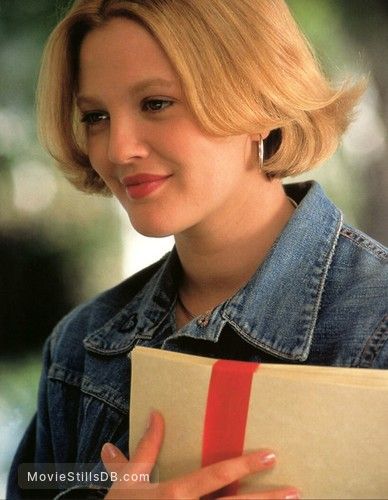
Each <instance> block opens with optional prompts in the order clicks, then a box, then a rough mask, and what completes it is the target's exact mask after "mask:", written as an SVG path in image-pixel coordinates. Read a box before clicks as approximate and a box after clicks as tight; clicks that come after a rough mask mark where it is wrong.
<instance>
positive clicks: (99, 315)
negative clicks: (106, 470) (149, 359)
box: [7, 182, 388, 500]
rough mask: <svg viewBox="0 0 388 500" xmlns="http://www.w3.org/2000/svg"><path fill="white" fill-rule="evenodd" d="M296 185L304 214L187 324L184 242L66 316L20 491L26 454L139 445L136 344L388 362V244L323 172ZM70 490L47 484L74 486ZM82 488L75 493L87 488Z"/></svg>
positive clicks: (37, 457)
mask: <svg viewBox="0 0 388 500" xmlns="http://www.w3.org/2000/svg"><path fill="white" fill-rule="evenodd" d="M285 190H286V192H287V195H288V196H290V197H291V198H293V199H294V200H295V201H296V202H297V203H298V208H297V209H296V210H295V212H294V214H293V216H292V218H291V219H290V220H289V222H288V224H287V226H286V227H285V228H284V230H283V231H282V233H281V234H280V236H279V237H278V239H277V240H276V242H275V243H274V245H273V246H272V248H271V250H270V252H269V253H268V255H267V257H266V259H265V261H264V262H263V263H262V265H261V266H260V267H259V268H258V269H257V271H256V273H255V274H254V276H252V278H251V279H250V281H249V282H248V283H247V284H246V285H245V286H244V287H243V288H241V289H240V290H239V291H238V292H237V293H236V294H235V295H234V296H233V297H231V298H230V299H228V300H227V301H225V302H224V303H223V304H221V305H219V306H218V307H216V308H215V309H214V310H213V311H212V312H211V313H210V314H207V315H203V316H201V317H199V318H196V319H195V320H193V321H191V322H190V323H189V324H187V325H185V326H184V327H183V328H181V329H180V330H178V331H177V330H176V328H175V326H174V306H175V301H176V281H177V279H179V273H180V265H179V259H178V257H177V254H176V251H175V250H173V251H172V252H171V253H169V254H167V256H165V257H164V258H163V259H161V260H160V261H159V262H157V263H155V264H153V265H151V266H150V267H148V268H146V269H144V270H143V271H141V272H139V273H138V274H136V275H134V276H132V277H130V278H129V279H127V280H126V281H124V282H123V283H121V284H119V285H118V286H116V287H115V288H113V289H111V290H108V291H106V292H104V293H102V294H101V295H99V296H98V297H97V298H95V299H94V300H92V301H90V302H88V303H86V304H83V305H81V306H79V307H78V308H77V309H75V310H74V311H72V312H71V313H70V314H69V315H68V316H66V317H65V318H64V319H63V320H62V321H61V322H60V323H59V324H58V326H57V327H56V328H55V330H54V332H53V333H52V335H51V336H50V337H49V338H48V340H47V341H46V344H45V349H44V367H43V373H42V377H41V382H40V389H39V402H38V411H37V414H36V415H35V417H34V419H33V421H32V422H31V424H30V426H29V428H28V429H27V431H26V434H25V436H24V438H23V440H22V442H21V444H20V446H19V449H18V451H17V454H16V456H15V459H14V463H13V466H12V469H11V473H10V477H9V484H8V496H7V498H8V499H10V500H13V499H17V498H34V496H33V492H32V491H25V490H22V489H20V488H19V487H18V485H17V466H18V464H20V463H22V462H26V463H32V462H35V463H52V462H55V463H64V462H68V463H79V464H82V463H88V462H90V463H92V462H93V463H97V464H98V465H97V466H96V467H97V468H99V467H100V468H102V465H101V462H100V459H99V455H100V450H101V447H102V445H103V443H105V442H107V441H109V442H112V443H114V444H116V445H117V446H118V447H119V448H120V449H122V450H123V452H124V453H126V454H127V452H128V450H127V442H128V407H129V387H130V352H131V350H132V349H133V347H134V346H135V345H143V346H151V347H159V348H162V349H168V350H177V351H181V352H187V353H194V354H200V355H207V356H211V357H218V358H230V359H246V360H252V361H261V362H271V363H294V364H309V365H331V366H342V367H360V368H388V307H387V305H388V266H387V249H386V248H384V247H383V246H382V245H381V244H379V243H377V242H376V241H373V240H372V239H371V238H370V237H368V236H366V235H365V234H363V233H362V232H360V231H358V230H356V229H354V228H352V227H350V226H349V225H347V224H345V223H344V222H343V218H342V214H341V212H340V210H338V208H336V207H335V206H334V205H333V203H332V202H331V201H330V200H329V199H328V198H327V197H326V196H325V194H324V193H323V191H322V190H321V188H320V186H319V185H318V184H317V183H315V182H306V183H295V184H289V185H287V186H285ZM186 382H188V381H186ZM182 383H185V381H182ZM146 389H147V388H146V387H145V388H144V390H146ZM262 444H263V443H262ZM262 444H260V443H258V446H261V445H262ZM264 444H265V446H270V443H264ZM60 490H61V486H60V485H58V490H57V491H53V490H49V491H46V492H45V491H40V492H38V493H37V495H36V496H37V497H38V498H43V497H44V496H45V495H46V496H47V497H48V498H53V497H55V495H58V498H60V497H62V496H67V495H66V494H65V495H63V494H61V493H60ZM79 491H80V490H79ZM89 492H90V490H89ZM77 495H78V494H76V492H75V491H74V496H73V497H72V498H81V497H82V498H86V496H81V494H79V496H77ZM96 495H97V493H96Z"/></svg>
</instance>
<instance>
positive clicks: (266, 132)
mask: <svg viewBox="0 0 388 500" xmlns="http://www.w3.org/2000/svg"><path fill="white" fill-rule="evenodd" d="M269 133H270V130H262V131H261V132H260V133H258V134H251V135H250V138H251V140H252V142H259V141H260V139H263V140H264V139H266V138H267V137H268V136H269Z"/></svg>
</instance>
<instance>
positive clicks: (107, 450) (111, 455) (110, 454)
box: [104, 443, 117, 460]
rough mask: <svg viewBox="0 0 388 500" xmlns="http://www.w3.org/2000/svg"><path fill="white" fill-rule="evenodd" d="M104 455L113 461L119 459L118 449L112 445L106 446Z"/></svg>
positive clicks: (107, 444)
mask: <svg viewBox="0 0 388 500" xmlns="http://www.w3.org/2000/svg"><path fill="white" fill-rule="evenodd" d="M104 453H105V454H106V455H107V456H108V457H109V458H110V459H112V460H113V459H114V458H116V457H117V452H116V448H115V447H114V446H113V445H112V444H111V443H105V444H104Z"/></svg>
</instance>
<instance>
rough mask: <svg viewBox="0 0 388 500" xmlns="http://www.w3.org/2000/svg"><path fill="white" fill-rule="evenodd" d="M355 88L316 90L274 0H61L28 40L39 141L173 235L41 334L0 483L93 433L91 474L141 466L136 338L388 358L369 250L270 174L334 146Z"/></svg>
mask: <svg viewBox="0 0 388 500" xmlns="http://www.w3.org/2000/svg"><path fill="white" fill-rule="evenodd" d="M362 90H363V84H362V83H360V84H358V85H356V86H353V87H345V86H344V87H343V88H341V89H339V90H335V89H332V88H331V87H330V85H329V83H328V82H327V81H326V79H325V78H324V76H323V75H322V73H321V72H320V70H319V67H318V65H317V62H316V61H315V59H314V57H313V55H312V53H311V51H310V49H309V47H308V45H307V42H306V40H305V39H304V38H303V36H302V35H301V33H300V32H299V30H298V28H297V26H296V24H295V22H294V21H293V19H292V17H291V15H290V13H289V11H288V9H287V7H286V5H285V3H284V1H283V0H265V1H263V0H261V1H259V0H238V1H237V0H236V1H234V0H212V1H209V0H195V1H193V0H136V1H119V0H111V1H109V0H108V1H103V0H79V1H76V2H75V4H74V6H73V8H72V9H71V10H70V11H69V13H68V14H67V15H66V16H65V18H64V19H63V21H62V22H61V23H60V24H59V25H58V26H57V28H56V29H55V30H54V32H53V34H52V36H51V39H50V41H49V44H48V47H47V50H46V55H45V59H44V62H43V68H42V73H41V79H40V98H39V112H40V133H41V137H42V138H43V141H44V143H45V145H46V146H47V148H48V150H49V151H50V152H51V154H52V155H53V156H54V158H56V160H57V162H58V164H59V165H60V167H61V168H62V169H63V170H64V171H65V172H66V174H67V175H68V177H69V179H70V180H71V181H72V182H73V184H74V185H75V186H77V187H78V188H79V189H82V190H84V191H87V192H100V193H105V194H106V193H113V195H114V196H115V197H117V199H118V200H119V202H120V203H121V204H122V206H123V207H124V209H125V210H126V212H127V213H128V216H129V218H130V221H131V224H132V225H133V226H134V227H135V229H136V230H137V231H139V232H140V233H142V234H144V235H148V236H154V237H155V236H165V235H170V234H173V235H174V237H175V248H174V250H173V251H172V252H171V253H170V254H168V255H167V256H165V257H164V258H163V259H162V260H161V261H159V262H157V263H156V264H153V265H152V266H150V267H149V268H147V269H145V270H143V271H141V272H140V273H138V274H137V275H135V276H133V277H131V278H130V279H128V280H126V281H125V282H123V283H122V284H120V285H118V286H117V287H115V288H114V289H112V290H109V291H107V292H105V293H103V294H102V295H100V296H98V297H97V298H96V299H94V300H92V301H91V302H89V303H87V304H84V305H81V306H80V307H79V308H77V309H76V310H75V311H73V312H71V313H70V314H69V315H68V316H67V317H65V318H64V319H63V320H62V321H61V322H60V324H59V325H58V326H57V328H56V329H55V330H54V332H53V334H52V335H51V337H50V338H49V339H48V341H47V343H46V347H45V364H44V371H43V375H42V380H41V385H40V393H39V406H38V412H37V415H36V417H35V418H34V420H33V422H32V423H31V425H30V427H29V429H28V430H27V433H26V435H25V437H24V439H23V441H22V443H21V445H20V447H19V450H18V453H17V456H16V457H15V460H14V466H13V469H12V471H11V475H10V481H9V498H19V497H23V495H26V492H24V490H23V489H21V488H18V487H17V486H16V485H17V479H16V473H17V470H16V468H17V464H19V463H21V462H24V463H36V464H40V463H65V462H67V463H79V464H82V463H88V462H96V463H97V462H99V459H100V458H99V457H100V452H101V448H102V446H103V445H104V443H110V444H105V445H104V447H103V448H102V455H101V456H102V460H103V462H104V463H105V465H106V467H107V468H108V470H111V471H114V472H118V471H120V473H123V471H124V472H133V471H135V472H139V471H141V472H147V473H148V472H149V471H150V470H151V469H152V467H153V465H154V463H155V460H156V458H157V454H158V450H159V448H160V446H161V442H162V436H163V418H162V416H161V415H160V414H158V413H157V412H154V413H153V415H152V416H151V419H150V426H149V428H148V430H147V431H146V433H145V436H144V438H143V440H142V442H141V443H140V444H139V447H138V448H137V451H136V453H135V456H134V457H131V460H130V461H129V462H128V460H127V458H126V456H125V453H126V443H127V439H128V422H127V420H128V416H127V413H128V404H129V403H128V394H127V392H128V380H129V377H130V373H129V366H128V360H127V356H128V353H129V352H130V351H131V350H132V348H133V347H134V345H135V344H137V345H145V346H151V347H159V348H163V349H169V350H178V351H181V352H187V353H193V354H199V355H206V356H212V357H218V358H231V359H245V360H251V361H261V362H283V363H306V364H317V365H335V366H359V367H375V368H386V367H388V342H386V340H387V334H386V325H387V307H386V306H387V304H386V297H387V281H388V280H387V265H386V259H387V252H386V249H385V248H384V247H383V246H382V245H380V244H379V243H377V242H375V241H373V240H372V239H371V238H369V237H368V236H366V235H364V234H362V233H361V232H359V231H358V230H356V229H354V228H352V227H350V226H349V225H347V224H345V223H344V222H343V220H342V215H341V213H340V211H339V210H338V209H337V208H336V207H335V206H334V205H333V204H332V203H331V202H330V201H329V200H328V199H327V198H326V196H325V195H324V193H323V192H322V190H321V189H320V187H319V186H318V185H317V184H316V183H314V182H309V183H304V184H291V185H288V186H282V183H281V179H282V178H283V177H285V176H289V175H292V174H296V173H300V172H302V171H306V170H308V169H310V168H311V167H313V166H314V165H315V164H317V163H319V162H321V161H323V160H325V159H326V158H327V157H328V156H330V154H332V153H333V152H334V150H335V149H336V146H337V144H338V141H339V138H340V136H341V134H342V133H343V132H344V130H345V128H346V126H347V124H348V122H349V119H350V117H351V113H352V109H353V106H354V105H355V103H356V102H357V99H358V98H359V96H360V94H361V92H362ZM112 443H113V444H112ZM258 445H259V446H270V445H271V443H258ZM120 450H121V451H120ZM274 463H275V456H274V454H273V452H272V451H271V450H270V449H261V450H259V451H258V452H255V453H251V454H247V455H245V456H243V457H238V458H234V459H232V460H228V461H225V462H220V463H217V464H213V465H211V466H209V467H207V468H203V469H201V470H199V471H194V472H192V473H191V474H190V475H188V476H185V477H184V478H177V479H175V480H173V481H170V482H168V483H162V484H160V485H156V486H154V487H149V488H140V489H136V484H123V483H118V482H117V483H114V484H113V486H112V487H111V489H110V490H109V492H108V493H107V498H151V497H152V498H198V497H200V496H203V495H206V494H210V493H212V492H214V491H215V490H218V489H219V488H221V487H222V486H225V485H226V484H228V483H230V482H232V481H234V480H236V479H239V478H243V477H244V476H245V475H247V474H249V473H252V472H258V471H261V470H264V469H266V468H268V467H272V466H273V465H274ZM139 464H141V465H139ZM36 467H37V469H38V470H39V465H37V466H36ZM101 469H102V464H101V463H99V464H98V465H96V469H95V470H101ZM296 486H297V485H296ZM90 488H91V487H89V490H88V491H87V495H92V494H94V495H96V496H97V495H98V494H99V492H98V490H97V489H96V490H95V491H94V493H92V490H91V489H90ZM134 488H135V489H134ZM58 489H59V490H60V489H64V488H62V487H61V485H60V484H58ZM30 493H31V492H30ZM100 493H101V491H100ZM105 493H106V491H105V492H102V493H101V494H105ZM44 494H45V495H46V496H49V497H50V496H51V497H53V496H55V494H56V493H55V492H53V491H52V490H51V491H41V492H39V495H40V496H42V495H44ZM67 494H69V495H70V496H71V495H73V496H72V497H73V498H80V497H81V495H82V493H81V489H79V488H76V489H75V490H74V489H73V490H71V491H70V492H65V493H64V494H60V495H59V497H60V498H62V497H66V495H67ZM298 497H299V492H298V490H296V489H295V488H294V487H286V488H283V489H278V490H276V491H272V492H261V493H252V498H298ZM245 498H247V496H246V495H245Z"/></svg>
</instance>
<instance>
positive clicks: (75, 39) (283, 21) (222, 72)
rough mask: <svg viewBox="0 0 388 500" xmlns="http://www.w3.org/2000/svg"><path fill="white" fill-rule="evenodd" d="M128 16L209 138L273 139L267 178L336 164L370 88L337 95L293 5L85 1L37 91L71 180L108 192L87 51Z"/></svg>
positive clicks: (47, 138)
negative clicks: (91, 109) (88, 114)
mask: <svg viewBox="0 0 388 500" xmlns="http://www.w3.org/2000/svg"><path fill="white" fill-rule="evenodd" d="M114 17H128V18H130V19H132V20H135V21H137V22H139V23H140V24H141V25H142V26H143V27H145V28H146V29H147V30H149V31H150V32H151V33H152V34H153V36H154V37H155V39H156V40H157V41H158V42H159V44H160V45H161V46H162V48H163V49H164V51H165V53H166V54H167V56H168V58H169V60H170V61H171V63H172V65H173V67H174V68H175V70H176V72H177V74H178V76H179V78H180V79H181V82H182V87H183V90H184V93H185V97H186V99H187V105H188V107H189V110H190V111H191V113H192V114H193V116H194V118H195V119H196V121H197V122H198V123H199V124H200V126H201V127H202V128H203V130H204V131H206V132H208V133H210V134H213V135H217V136H228V135H238V134H244V133H248V134H255V133H256V134H257V133H258V132H259V131H261V130H265V129H267V130H270V131H271V133H270V135H269V136H268V138H267V139H266V140H265V151H266V155H265V161H264V167H263V169H264V171H265V172H266V173H267V174H268V175H272V176H274V177H278V178H281V177H286V176H289V175H295V174H298V173H301V172H303V171H306V170H309V169H311V168H312V167H313V166H314V165H316V164H317V163H320V162H322V161H324V160H325V159H327V158H328V157H329V156H330V155H331V154H332V153H333V152H334V151H335V149H336V148H337V145H338V142H339V139H340V137H341V135H342V133H343V132H344V131H345V129H346V127H347V125H348V124H349V122H350V120H351V118H352V111H353V108H354V105H355V104H356V102H357V100H358V99H359V97H360V95H361V93H362V92H363V90H364V88H365V82H364V81H360V82H358V83H357V84H356V85H353V86H351V85H345V84H344V85H342V86H341V87H340V88H339V89H335V88H333V87H332V86H331V85H330V83H329V82H328V81H327V79H326V78H325V76H324V75H323V73H322V71H321V69H320V67H319V64H318V62H317V61H316V59H315V57H314V55H313V52H312V50H311V48H310V46H309V43H308V41H307V40H306V38H305V37H304V35H303V34H302V33H301V31H300V29H299V28H298V26H297V24H296V22H295V21H294V19H293V17H292V15H291V14H290V12H289V10H288V7H287V5H286V4H285V1H284V0H77V1H76V2H75V3H74V5H73V7H72V8H71V9H70V11H69V12H68V13H67V15H66V16H65V17H64V19H63V20H62V21H61V22H60V23H59V24H58V26H57V27H56V28H55V29H54V31H53V33H52V34H51V36H50V38H49V41H48V44H47V46H46V49H45V53H44V58H43V62H42V68H41V73H40V78H39V85H38V119H39V121H38V123H39V127H38V130H39V135H40V138H41V140H42V143H43V144H44V145H45V147H46V148H47V149H48V151H49V152H50V154H51V155H52V156H53V157H54V158H55V159H56V161H57V162H58V164H59V166H60V168H62V170H63V171H64V172H65V173H66V175H67V176H68V178H69V180H70V181H71V182H72V183H73V184H74V185H75V186H76V187H77V188H79V189H81V190H83V191H87V192H100V193H105V194H106V193H107V188H106V186H105V184H104V182H103V181H102V179H101V178H100V177H99V176H98V174H97V173H96V172H95V171H94V170H93V168H92V166H91V164H90V161H89V158H88V155H87V153H86V145H85V137H84V134H83V133H82V130H81V129H80V125H79V116H78V111H77V109H76V105H75V100H76V95H77V77H78V65H79V51H80V46H81V44H82V41H83V38H84V37H85V35H86V34H87V33H88V32H90V31H91V30H93V29H95V28H97V27H99V26H101V25H103V24H104V23H106V22H107V21H108V20H109V19H112V18H114Z"/></svg>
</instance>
